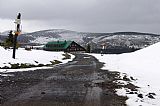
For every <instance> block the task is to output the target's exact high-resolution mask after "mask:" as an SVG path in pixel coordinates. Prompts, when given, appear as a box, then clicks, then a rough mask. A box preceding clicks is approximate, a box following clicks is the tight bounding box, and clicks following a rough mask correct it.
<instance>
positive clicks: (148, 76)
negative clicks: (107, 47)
mask: <svg viewBox="0 0 160 106" xmlns="http://www.w3.org/2000/svg"><path fill="white" fill-rule="evenodd" d="M92 55H93V56H95V57H96V58H98V59H99V60H100V61H101V62H104V63H105V66H104V67H103V69H108V70H110V71H119V72H121V73H126V74H127V75H129V76H132V77H134V78H135V79H137V80H136V81H134V82H132V83H133V84H135V85H137V86H139V87H140V88H139V91H138V93H139V94H143V98H139V97H137V94H126V90H127V89H125V88H123V89H119V90H117V94H119V95H125V96H128V97H129V99H128V100H127V104H128V106H152V105H153V106H160V42H159V43H156V44H154V45H151V46H149V47H147V48H145V49H142V50H139V51H136V52H133V53H124V54H119V55H103V56H101V55H100V54H92ZM149 93H155V94H156V95H153V97H154V98H155V99H151V98H149V97H148V96H147V94H149Z"/></svg>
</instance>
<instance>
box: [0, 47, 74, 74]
mask: <svg viewBox="0 0 160 106" xmlns="http://www.w3.org/2000/svg"><path fill="white" fill-rule="evenodd" d="M12 51H13V50H12V49H7V50H5V49H4V48H3V47H0V53H1V55H0V67H1V68H2V69H0V72H14V71H28V70H36V69H42V68H45V69H47V68H52V66H48V67H37V66H38V65H39V64H42V65H47V64H48V65H52V63H53V62H54V61H59V62H60V63H61V64H64V63H67V62H68V61H71V60H72V59H73V58H74V56H73V55H72V54H69V55H71V59H64V58H65V56H64V55H63V54H65V53H64V52H49V51H43V50H25V49H24V48H19V49H17V51H16V59H13V58H12ZM11 64H27V65H35V66H36V67H35V68H34V67H33V68H27V69H3V67H8V68H10V67H11Z"/></svg>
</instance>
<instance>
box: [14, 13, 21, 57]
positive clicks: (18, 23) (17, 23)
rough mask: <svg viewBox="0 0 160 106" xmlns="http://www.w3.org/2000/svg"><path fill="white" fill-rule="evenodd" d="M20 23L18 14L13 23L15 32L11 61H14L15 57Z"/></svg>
mask: <svg viewBox="0 0 160 106" xmlns="http://www.w3.org/2000/svg"><path fill="white" fill-rule="evenodd" d="M20 23H21V13H19V14H18V16H17V19H16V21H15V24H16V31H15V35H14V42H13V55H12V58H13V59H15V57H16V45H17V37H18V35H19V34H20Z"/></svg>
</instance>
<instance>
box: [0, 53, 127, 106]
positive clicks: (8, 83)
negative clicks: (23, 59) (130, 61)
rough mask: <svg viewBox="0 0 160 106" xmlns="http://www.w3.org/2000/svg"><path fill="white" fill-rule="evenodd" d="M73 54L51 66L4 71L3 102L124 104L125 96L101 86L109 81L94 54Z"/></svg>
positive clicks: (8, 105) (15, 105) (10, 105)
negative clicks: (49, 67) (27, 70)
mask: <svg viewBox="0 0 160 106" xmlns="http://www.w3.org/2000/svg"><path fill="white" fill-rule="evenodd" d="M75 55H76V58H75V59H74V60H73V61H72V62H69V63H67V64H63V65H58V66H54V67H53V69H46V70H44V69H43V70H36V71H29V72H17V73H7V74H10V75H11V76H8V77H1V79H2V81H1V83H0V87H1V88H0V94H1V96H2V97H0V100H1V101H0V102H1V105H2V106H125V104H124V98H122V97H118V96H117V95H116V94H115V92H113V91H112V90H110V89H108V88H107V87H103V86H102V84H103V83H105V82H108V81H111V80H112V79H113V78H112V77H111V76H109V72H108V71H107V70H101V68H102V66H103V64H102V63H100V62H99V61H98V60H97V59H96V58H94V57H93V56H89V55H87V54H75Z"/></svg>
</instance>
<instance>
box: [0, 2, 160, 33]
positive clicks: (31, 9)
mask: <svg viewBox="0 0 160 106" xmlns="http://www.w3.org/2000/svg"><path fill="white" fill-rule="evenodd" d="M159 5H160V1H159V0H0V13H1V15H0V18H9V19H13V18H15V16H16V14H17V12H21V13H22V17H23V19H24V20H39V21H43V22H44V23H46V24H48V25H49V26H68V27H69V28H73V29H78V30H84V31H97V32H101V31H103V32H104V31H105V32H107V31H118V30H122V31H126V30H131V31H132V30H134V31H135V30H137V31H151V32H156V33H157V32H158V31H159V29H158V28H157V27H160V7H159Z"/></svg>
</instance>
